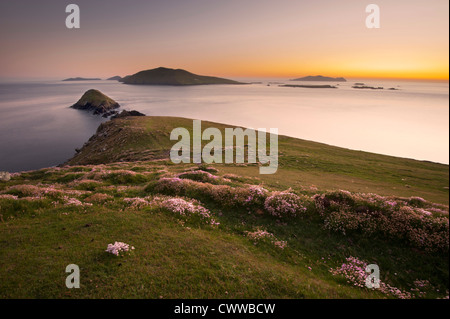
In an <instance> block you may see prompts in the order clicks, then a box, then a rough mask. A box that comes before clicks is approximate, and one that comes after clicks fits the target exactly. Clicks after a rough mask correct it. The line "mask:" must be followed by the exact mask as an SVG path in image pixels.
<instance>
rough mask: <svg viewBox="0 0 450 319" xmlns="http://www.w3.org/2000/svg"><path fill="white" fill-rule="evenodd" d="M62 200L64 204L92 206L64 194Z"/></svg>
mask: <svg viewBox="0 0 450 319" xmlns="http://www.w3.org/2000/svg"><path fill="white" fill-rule="evenodd" d="M63 200H64V205H65V206H92V204H91V203H83V202H81V201H80V200H78V199H76V198H73V197H68V196H64V198H63Z"/></svg>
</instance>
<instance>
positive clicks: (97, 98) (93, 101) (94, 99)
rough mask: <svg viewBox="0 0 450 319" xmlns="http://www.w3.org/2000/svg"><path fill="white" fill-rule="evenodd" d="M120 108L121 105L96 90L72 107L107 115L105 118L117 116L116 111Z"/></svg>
mask: <svg viewBox="0 0 450 319" xmlns="http://www.w3.org/2000/svg"><path fill="white" fill-rule="evenodd" d="M119 107H120V105H119V103H117V102H116V101H114V100H113V99H111V98H110V97H108V96H106V95H105V94H103V93H102V92H100V91H98V90H94V89H91V90H88V91H86V92H85V93H84V94H83V96H82V97H81V98H80V99H79V100H78V102H77V103H75V104H74V105H72V106H71V108H73V109H77V110H86V111H94V114H95V115H105V117H107V116H111V115H115V114H117V112H116V111H114V109H117V108H119Z"/></svg>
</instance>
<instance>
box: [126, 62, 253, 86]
mask: <svg viewBox="0 0 450 319" xmlns="http://www.w3.org/2000/svg"><path fill="white" fill-rule="evenodd" d="M120 82H123V83H125V84H141V85H176V86H182V85H207V84H246V83H241V82H238V81H234V80H228V79H223V78H218V77H212V76H204V75H197V74H194V73H191V72H188V71H186V70H182V69H169V68H164V67H159V68H156V69H151V70H145V71H141V72H138V73H136V74H133V75H129V76H126V77H124V78H122V79H121V80H120Z"/></svg>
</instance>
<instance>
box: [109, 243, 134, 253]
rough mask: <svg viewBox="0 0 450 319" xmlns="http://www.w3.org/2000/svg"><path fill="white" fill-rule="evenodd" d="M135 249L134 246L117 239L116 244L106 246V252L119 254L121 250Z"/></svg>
mask: <svg viewBox="0 0 450 319" xmlns="http://www.w3.org/2000/svg"><path fill="white" fill-rule="evenodd" d="M131 250H134V247H133V246H131V247H130V245H128V244H125V243H122V242H119V241H116V242H115V243H114V244H108V247H107V248H106V250H105V251H106V252H108V253H110V254H113V255H116V256H119V255H120V253H121V252H129V251H131Z"/></svg>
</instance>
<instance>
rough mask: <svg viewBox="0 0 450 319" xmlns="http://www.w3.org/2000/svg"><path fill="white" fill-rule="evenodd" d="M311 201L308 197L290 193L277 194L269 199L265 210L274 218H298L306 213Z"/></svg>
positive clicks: (265, 204)
mask: <svg viewBox="0 0 450 319" xmlns="http://www.w3.org/2000/svg"><path fill="white" fill-rule="evenodd" d="M308 200H309V197H307V196H303V195H302V196H298V195H296V194H293V193H290V192H275V193H273V194H272V195H271V196H269V197H267V199H266V200H265V202H264V208H265V209H266V210H267V211H268V212H269V213H270V214H271V215H273V216H276V217H280V218H284V217H297V216H298V215H300V214H302V213H304V212H306V205H307V202H308Z"/></svg>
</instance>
